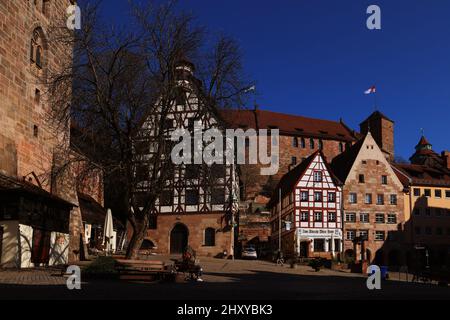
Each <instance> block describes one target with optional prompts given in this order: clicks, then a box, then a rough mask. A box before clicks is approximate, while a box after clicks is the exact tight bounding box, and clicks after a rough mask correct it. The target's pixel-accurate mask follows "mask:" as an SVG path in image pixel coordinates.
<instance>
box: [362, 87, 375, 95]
mask: <svg viewBox="0 0 450 320" xmlns="http://www.w3.org/2000/svg"><path fill="white" fill-rule="evenodd" d="M376 92H377V88H376V87H375V86H371V87H370V88H369V89H367V90H366V91H364V94H372V93H376Z"/></svg>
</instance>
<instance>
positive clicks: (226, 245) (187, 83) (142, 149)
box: [135, 61, 238, 255]
mask: <svg viewBox="0 0 450 320" xmlns="http://www.w3.org/2000/svg"><path fill="white" fill-rule="evenodd" d="M176 72H177V75H178V77H179V80H178V84H179V86H178V88H177V89H178V90H177V92H176V97H174V99H173V102H172V103H173V106H172V107H171V108H170V110H169V111H168V112H165V113H164V114H162V113H158V112H155V113H153V114H150V115H149V116H148V117H147V118H146V119H145V121H144V123H143V125H142V130H141V132H140V133H139V135H138V137H137V139H136V148H135V149H136V154H137V157H141V158H139V160H140V161H139V163H140V165H139V166H138V167H137V168H136V175H137V176H140V177H142V179H139V180H142V181H140V182H139V184H138V192H139V191H140V192H142V194H145V192H146V190H148V188H152V186H151V185H149V184H148V182H147V181H146V179H145V178H146V176H148V172H149V171H150V170H152V167H151V164H147V163H146V162H145V161H142V159H151V157H153V156H156V150H157V143H158V141H157V140H156V139H154V138H155V136H156V135H157V130H158V128H161V127H164V130H165V131H164V133H165V135H166V139H167V140H170V137H171V135H172V133H173V131H174V130H176V129H185V130H186V132H188V133H189V134H190V136H191V138H192V148H194V146H193V144H194V136H195V133H194V128H195V130H198V129H201V133H204V132H205V131H206V130H208V129H211V128H216V129H218V130H220V131H221V130H222V129H221V126H220V121H219V120H218V118H217V117H216V116H215V114H214V111H211V110H209V108H207V107H206V106H205V104H203V103H202V99H201V97H200V93H201V92H199V90H200V88H199V85H198V84H197V83H196V81H198V80H197V79H195V78H194V76H193V72H194V66H193V65H192V64H191V63H189V62H187V61H182V62H180V64H179V65H178V66H177V70H176ZM162 122H164V125H163V126H161V123H162ZM199 124H200V126H201V128H200V127H199ZM196 132H197V133H198V131H196ZM221 132H222V131H221ZM175 144H177V142H173V143H172V146H171V147H172V148H173V146H174V145H175ZM203 145H204V142H203ZM163 156H164V155H163ZM191 156H192V159H191V161H190V162H191V163H182V164H177V165H175V164H173V165H172V166H170V168H168V169H167V170H170V173H169V174H168V178H167V179H166V180H165V185H164V186H163V190H162V192H161V194H160V197H159V199H158V200H157V201H156V203H155V206H154V208H153V209H152V219H150V228H149V231H148V236H147V239H146V240H147V243H151V245H152V246H154V247H156V248H157V249H155V250H156V251H157V252H160V253H180V252H182V250H184V248H185V247H186V245H190V246H191V247H192V248H193V249H194V250H196V251H197V253H198V254H200V255H217V254H221V253H224V252H226V253H227V254H228V255H231V254H233V242H234V235H233V221H234V218H233V214H234V209H233V204H234V203H237V201H238V200H237V199H234V197H235V195H236V196H237V195H238V192H235V188H237V187H238V183H237V182H236V181H237V179H236V177H235V169H234V166H233V165H231V164H224V163H213V164H212V165H207V164H205V163H204V162H203V163H201V164H197V163H194V149H192V154H191ZM232 195H233V196H232Z"/></svg>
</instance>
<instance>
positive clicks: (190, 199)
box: [186, 189, 199, 205]
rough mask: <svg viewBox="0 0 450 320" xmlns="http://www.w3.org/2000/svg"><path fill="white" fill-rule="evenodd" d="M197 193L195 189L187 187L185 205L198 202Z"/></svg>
mask: <svg viewBox="0 0 450 320" xmlns="http://www.w3.org/2000/svg"><path fill="white" fill-rule="evenodd" d="M198 200H199V195H198V190H197V189H189V190H186V204H187V205H196V204H198Z"/></svg>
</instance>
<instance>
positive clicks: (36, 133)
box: [33, 125, 39, 138]
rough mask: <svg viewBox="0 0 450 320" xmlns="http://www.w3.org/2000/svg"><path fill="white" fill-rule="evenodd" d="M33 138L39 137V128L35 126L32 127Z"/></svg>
mask: <svg viewBox="0 0 450 320" xmlns="http://www.w3.org/2000/svg"><path fill="white" fill-rule="evenodd" d="M33 136H34V137H35V138H37V137H38V136H39V127H38V126H37V125H34V126H33Z"/></svg>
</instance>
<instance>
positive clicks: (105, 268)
mask: <svg viewBox="0 0 450 320" xmlns="http://www.w3.org/2000/svg"><path fill="white" fill-rule="evenodd" d="M118 265H119V264H118V262H117V261H116V260H114V259H113V258H112V257H97V259H95V260H94V261H92V263H90V264H89V265H88V266H86V267H85V268H83V270H82V274H83V275H84V276H87V277H95V278H109V277H111V278H113V277H115V276H117V275H118V271H117V269H116V268H117V266H118Z"/></svg>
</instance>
